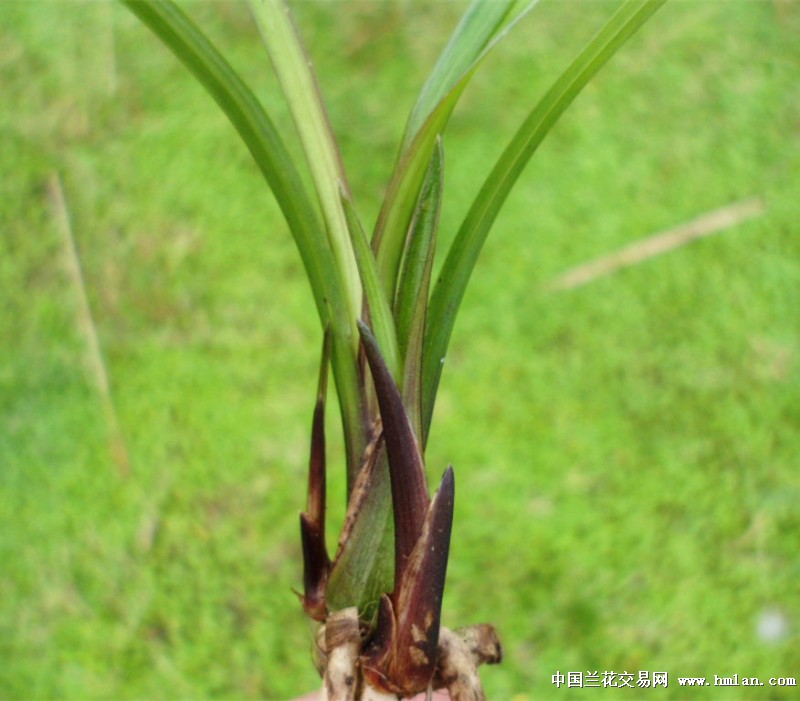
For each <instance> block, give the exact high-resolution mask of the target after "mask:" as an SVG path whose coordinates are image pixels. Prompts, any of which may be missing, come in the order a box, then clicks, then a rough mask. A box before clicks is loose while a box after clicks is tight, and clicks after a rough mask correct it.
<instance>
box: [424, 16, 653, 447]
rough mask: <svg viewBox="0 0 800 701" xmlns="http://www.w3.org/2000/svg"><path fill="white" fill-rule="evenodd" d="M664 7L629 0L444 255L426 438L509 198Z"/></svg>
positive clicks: (573, 68)
mask: <svg viewBox="0 0 800 701" xmlns="http://www.w3.org/2000/svg"><path fill="white" fill-rule="evenodd" d="M665 2H666V0H628V1H627V2H626V3H625V4H624V5H623V6H622V7H621V8H620V9H619V10H618V11H617V12H616V13H615V14H614V15H613V16H612V18H611V19H610V20H609V21H608V23H607V24H606V25H605V26H604V27H603V28H602V29H601V30H600V32H599V33H598V34H597V35H596V36H595V37H594V38H593V39H592V40H591V41H590V42H589V43H588V44H587V45H586V47H585V48H584V49H583V50H582V51H581V53H580V54H579V55H578V57H577V58H576V59H575V61H573V63H572V64H571V65H570V66H569V68H567V70H566V71H565V72H564V73H563V74H562V75H561V76H560V77H559V78H558V79H557V80H556V82H555V83H554V84H553V86H552V87H551V88H550V89H549V90H548V91H547V93H546V94H545V96H544V97H543V98H542V100H541V101H540V102H539V104H538V105H537V106H536V107H535V108H534V109H533V111H532V112H531V113H530V114H529V115H528V117H527V118H526V120H525V121H524V122H523V124H522V126H521V127H520V128H519V130H518V131H517V133H516V134H515V135H514V137H513V139H512V140H511V143H510V144H509V145H508V147H507V148H506V150H505V151H504V152H503V154H502V155H501V156H500V158H499V159H498V161H497V163H496V164H495V166H494V168H493V169H492V172H491V173H490V174H489V176H488V177H487V178H486V181H485V182H484V184H483V187H482V188H481V190H480V192H479V193H478V196H477V198H476V199H475V201H474V203H473V204H472V207H471V208H470V210H469V212H468V213H467V216H466V217H465V219H464V222H463V223H462V225H461V228H460V229H459V231H458V234H457V235H456V238H455V240H454V242H453V245H452V247H451V248H450V251H449V252H448V255H447V258H446V259H445V262H444V265H443V267H442V270H441V272H440V274H439V276H438V278H437V282H436V286H435V288H434V291H433V294H432V296H431V304H430V309H429V312H428V324H427V332H426V340H425V363H424V368H423V371H424V378H423V385H424V398H423V423H424V426H425V427H426V431H425V433H427V427H428V426H429V425H430V420H431V415H432V413H433V405H434V400H435V397H436V390H437V388H438V385H439V379H440V377H441V373H442V364H443V361H444V357H445V352H446V350H447V344H448V342H449V340H450V335H451V334H452V331H453V325H454V323H455V318H456V314H457V312H458V308H459V305H460V304H461V300H462V298H463V296H464V291H465V289H466V287H467V283H468V281H469V278H470V275H471V274H472V270H473V268H474V267H475V262H476V261H477V259H478V255H479V254H480V251H481V248H482V247H483V243H484V241H485V240H486V236H487V235H488V233H489V230H490V229H491V227H492V224H493V223H494V220H495V218H496V217H497V214H498V212H499V211H500V208H501V207H502V206H503V203H504V202H505V200H506V197H507V196H508V193H509V192H510V191H511V188H512V187H513V186H514V183H516V181H517V178H518V177H519V176H520V174H521V173H522V171H523V169H524V168H525V166H526V165H527V163H528V161H529V160H530V158H531V156H532V155H533V154H534V152H535V151H536V149H537V148H538V147H539V145H540V144H541V143H542V141H543V140H544V138H545V136H547V134H548V132H549V131H550V129H551V128H552V127H553V125H554V124H555V123H556V122H557V121H558V119H559V117H561V115H562V114H563V113H564V111H565V110H566V109H567V107H569V105H570V104H571V103H572V101H573V100H574V99H575V97H577V95H578V94H579V93H580V92H581V90H582V89H583V88H584V87H585V86H586V84H587V83H588V82H589V81H590V80H591V78H592V77H594V75H595V74H596V73H597V72H598V71H599V70H600V69H601V68H602V67H603V66H604V65H605V64H606V63H607V62H608V60H609V59H610V58H611V57H612V56H613V55H614V54H615V53H616V52H617V51H618V50H619V48H620V47H621V46H622V45H623V44H625V42H626V41H627V40H628V39H630V37H631V36H633V34H634V33H635V32H636V31H637V30H638V29H639V28H640V27H641V26H642V25H643V24H644V23H645V22H646V21H647V20H648V19H650V17H651V16H652V15H653V14H654V13H655V12H656V11H657V10H658V9H659V8H660V7H661V6H662V5H663V4H664V3H665Z"/></svg>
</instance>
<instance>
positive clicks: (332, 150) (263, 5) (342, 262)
mask: <svg viewBox="0 0 800 701" xmlns="http://www.w3.org/2000/svg"><path fill="white" fill-rule="evenodd" d="M250 8H251V10H252V13H253V17H254V18H255V20H256V24H257V25H258V29H259V31H260V32H261V37H262V38H263V40H264V45H265V46H266V48H267V52H268V53H269V57H270V60H271V61H272V65H273V67H274V69H275V73H276V74H277V76H278V81H279V82H280V84H281V88H282V90H283V93H284V96H285V97H286V101H287V102H288V104H289V109H290V111H291V113H292V118H293V120H294V124H295V127H296V128H297V132H298V134H299V135H300V141H301V143H302V146H303V151H304V153H305V156H306V161H307V163H308V167H309V171H310V172H311V177H312V179H313V181H314V186H315V188H316V191H317V197H318V199H319V204H320V207H321V209H322V215H323V218H324V219H325V227H326V231H327V234H328V240H329V242H330V246H331V249H332V250H333V254H334V256H335V258H336V264H337V266H338V268H339V272H340V274H341V276H342V283H343V285H344V287H345V289H346V291H347V295H348V301H349V305H350V313H351V317H352V320H353V324H355V320H356V319H357V318H358V317H359V316H360V313H361V287H360V285H359V277H358V269H357V266H356V261H355V257H354V254H353V249H352V246H351V243H350V237H349V235H348V231H347V223H346V220H345V214H344V211H343V210H342V205H341V200H340V198H339V189H340V186H341V185H342V184H343V186H344V187H345V189H346V188H347V186H346V183H347V179H346V177H345V173H344V168H343V165H342V161H341V157H340V155H339V149H338V146H337V144H336V139H335V137H334V135H333V130H332V129H331V125H330V121H329V119H328V114H327V111H326V109H325V105H324V102H323V100H322V94H321V92H320V90H319V85H318V83H317V80H316V76H315V74H314V71H313V68H312V64H311V60H310V59H309V57H308V55H307V53H306V51H305V50H304V48H303V46H302V43H301V40H300V36H299V35H298V33H297V31H296V29H295V26H294V24H293V22H292V19H291V16H290V14H289V7H288V5H287V4H286V2H285V1H284V0H250Z"/></svg>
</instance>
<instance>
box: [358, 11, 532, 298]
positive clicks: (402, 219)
mask: <svg viewBox="0 0 800 701" xmlns="http://www.w3.org/2000/svg"><path fill="white" fill-rule="evenodd" d="M515 1H516V0H499V1H497V2H485V0H475V1H474V2H473V4H472V5H471V6H470V8H469V10H468V11H467V14H466V15H465V17H464V19H463V20H462V21H461V22H460V23H459V25H458V27H457V28H456V30H455V32H454V34H453V36H452V38H451V39H450V41H449V42H448V44H447V46H446V47H445V49H444V51H443V52H442V56H441V58H440V59H439V61H438V62H437V64H436V67H435V69H434V72H433V74H432V75H431V77H430V78H429V80H428V81H427V82H426V84H425V86H424V87H423V90H422V93H421V95H420V98H419V99H418V100H417V103H416V106H415V107H414V110H413V112H412V115H411V118H410V120H409V123H408V126H407V128H406V133H405V136H404V137H403V147H402V148H401V150H400V153H399V155H398V158H397V163H396V165H395V170H394V173H393V175H392V179H391V181H390V183H389V188H388V191H387V194H386V198H385V199H384V202H383V206H382V207H381V211H380V214H379V215H378V221H377V223H376V225H375V232H374V234H373V239H372V247H373V249H374V250H375V251H376V252H377V258H378V269H379V270H380V273H381V278H382V279H383V281H384V286H385V287H386V289H387V290H389V291H390V293H391V294H394V292H395V289H396V285H397V277H398V274H399V268H400V263H401V259H402V255H403V247H404V244H405V239H406V232H407V231H408V227H409V224H410V222H411V217H412V216H413V213H414V208H415V206H416V203H417V200H418V198H419V191H420V188H421V187H422V183H423V182H424V179H425V173H426V172H427V170H428V164H429V163H430V159H431V154H432V152H433V149H434V147H435V145H436V139H437V137H438V136H439V135H440V134H442V133H443V132H444V129H445V127H446V126H447V123H448V121H449V119H450V115H451V114H452V112H453V109H454V108H455V106H456V103H457V102H458V99H459V97H460V96H461V93H463V91H464V89H465V88H466V86H467V83H468V82H469V80H470V78H471V77H472V75H473V74H474V72H475V71H476V70H477V68H478V66H479V65H480V63H481V62H482V61H483V59H484V58H485V57H486V56H487V55H488V53H489V52H490V51H491V49H492V48H493V47H494V46H495V45H496V44H497V43H498V42H499V41H500V40H501V39H502V38H503V37H504V36H505V35H506V33H507V32H508V30H509V29H510V28H511V26H513V25H514V24H516V22H517V21H519V19H520V18H521V17H522V16H523V15H525V14H526V13H527V12H528V11H529V10H530V9H531V8H532V7H533V6H535V5H536V0H533V1H532V2H529V3H527V5H526V7H525V9H524V10H523V12H521V13H519V14H518V15H517V16H516V18H515V19H514V21H513V22H511V23H510V24H508V25H507V26H506V27H505V30H504V31H503V32H501V33H499V34H498V29H499V28H500V27H501V26H502V24H503V21H504V20H505V19H506V18H507V16H508V13H509V11H510V9H511V7H512V6H513V5H514V3H515Z"/></svg>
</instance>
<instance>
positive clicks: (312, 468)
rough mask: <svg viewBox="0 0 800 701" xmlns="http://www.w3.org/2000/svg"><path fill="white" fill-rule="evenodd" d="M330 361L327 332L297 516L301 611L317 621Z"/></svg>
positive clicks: (323, 570)
mask: <svg viewBox="0 0 800 701" xmlns="http://www.w3.org/2000/svg"><path fill="white" fill-rule="evenodd" d="M329 357H330V333H329V332H328V331H327V330H326V332H325V337H324V340H323V347H322V361H321V363H320V371H319V383H318V385H317V403H316V405H315V407H314V418H313V420H312V423H311V457H310V458H309V463H308V503H307V511H306V512H305V513H302V514H300V539H301V543H302V546H303V586H304V596H303V608H304V609H305V611H306V613H307V614H308V615H309V616H310V617H311V618H313V619H315V620H317V621H324V620H325V616H326V614H327V606H326V604H325V589H326V586H327V582H328V572H329V571H330V564H331V563H330V558H329V557H328V550H327V547H326V545H325V492H326V484H325V479H326V478H325V394H326V390H327V385H328V360H329Z"/></svg>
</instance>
